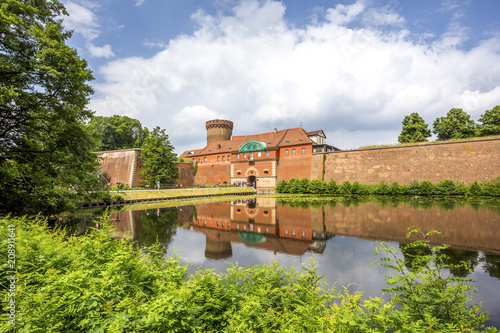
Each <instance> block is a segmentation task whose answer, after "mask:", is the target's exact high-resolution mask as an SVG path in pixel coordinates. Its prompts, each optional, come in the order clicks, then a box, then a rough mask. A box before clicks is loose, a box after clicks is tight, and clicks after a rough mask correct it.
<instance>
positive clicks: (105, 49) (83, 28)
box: [64, 0, 114, 58]
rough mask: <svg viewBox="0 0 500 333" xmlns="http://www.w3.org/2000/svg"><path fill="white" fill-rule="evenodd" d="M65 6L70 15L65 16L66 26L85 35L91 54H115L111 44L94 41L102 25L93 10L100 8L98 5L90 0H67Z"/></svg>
mask: <svg viewBox="0 0 500 333" xmlns="http://www.w3.org/2000/svg"><path fill="white" fill-rule="evenodd" d="M65 7H66V10H67V11H68V13H69V16H65V17H64V26H65V27H66V29H68V30H74V31H75V33H77V34H81V35H82V36H83V38H84V39H85V41H86V47H87V51H88V52H89V53H90V55H92V56H94V57H104V58H109V57H112V56H114V53H113V51H112V50H111V45H109V44H108V45H104V46H95V45H94V44H93V43H92V41H93V40H95V39H96V38H97V37H99V35H100V34H101V31H100V29H101V25H100V23H99V20H98V17H97V15H96V14H95V13H94V12H93V10H97V9H98V6H97V5H96V4H95V3H93V2H90V1H87V0H80V1H79V3H76V2H71V1H70V2H67V3H65Z"/></svg>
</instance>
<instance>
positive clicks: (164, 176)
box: [141, 127, 179, 184]
mask: <svg viewBox="0 0 500 333" xmlns="http://www.w3.org/2000/svg"><path fill="white" fill-rule="evenodd" d="M141 158H142V166H143V171H142V172H141V176H142V177H143V183H144V184H156V183H157V182H160V183H162V184H163V183H164V184H173V183H174V182H175V180H176V179H177V178H178V177H179V171H178V169H177V165H176V164H175V162H176V155H175V154H174V147H173V146H172V145H171V144H170V140H169V139H168V135H167V134H166V133H165V130H164V129H160V127H155V128H154V129H153V131H152V132H148V134H147V136H146V138H145V139H144V142H143V144H142V149H141Z"/></svg>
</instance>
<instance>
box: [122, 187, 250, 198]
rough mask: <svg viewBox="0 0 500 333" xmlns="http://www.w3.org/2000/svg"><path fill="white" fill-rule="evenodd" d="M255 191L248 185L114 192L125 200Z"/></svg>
mask: <svg viewBox="0 0 500 333" xmlns="http://www.w3.org/2000/svg"><path fill="white" fill-rule="evenodd" d="M250 191H251V192H253V190H252V189H250V188H246V187H220V188H199V189H183V190H178V189H176V190H150V191H145V190H140V191H126V192H119V193H118V192H117V191H116V192H113V194H119V195H120V196H121V197H122V198H123V199H125V200H136V199H155V198H158V199H160V198H178V197H187V196H201V195H215V194H227V195H231V194H236V193H247V192H250Z"/></svg>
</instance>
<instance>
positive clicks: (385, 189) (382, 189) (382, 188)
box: [373, 180, 391, 195]
mask: <svg viewBox="0 0 500 333" xmlns="http://www.w3.org/2000/svg"><path fill="white" fill-rule="evenodd" d="M373 194H379V195H387V194H391V189H390V188H389V185H387V183H386V182H385V181H384V180H382V181H381V182H380V183H378V184H377V186H375V189H374V191H373Z"/></svg>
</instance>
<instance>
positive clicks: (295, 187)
mask: <svg viewBox="0 0 500 333" xmlns="http://www.w3.org/2000/svg"><path fill="white" fill-rule="evenodd" d="M286 193H299V179H298V178H295V177H292V178H290V179H289V180H288V184H287V186H286Z"/></svg>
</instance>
